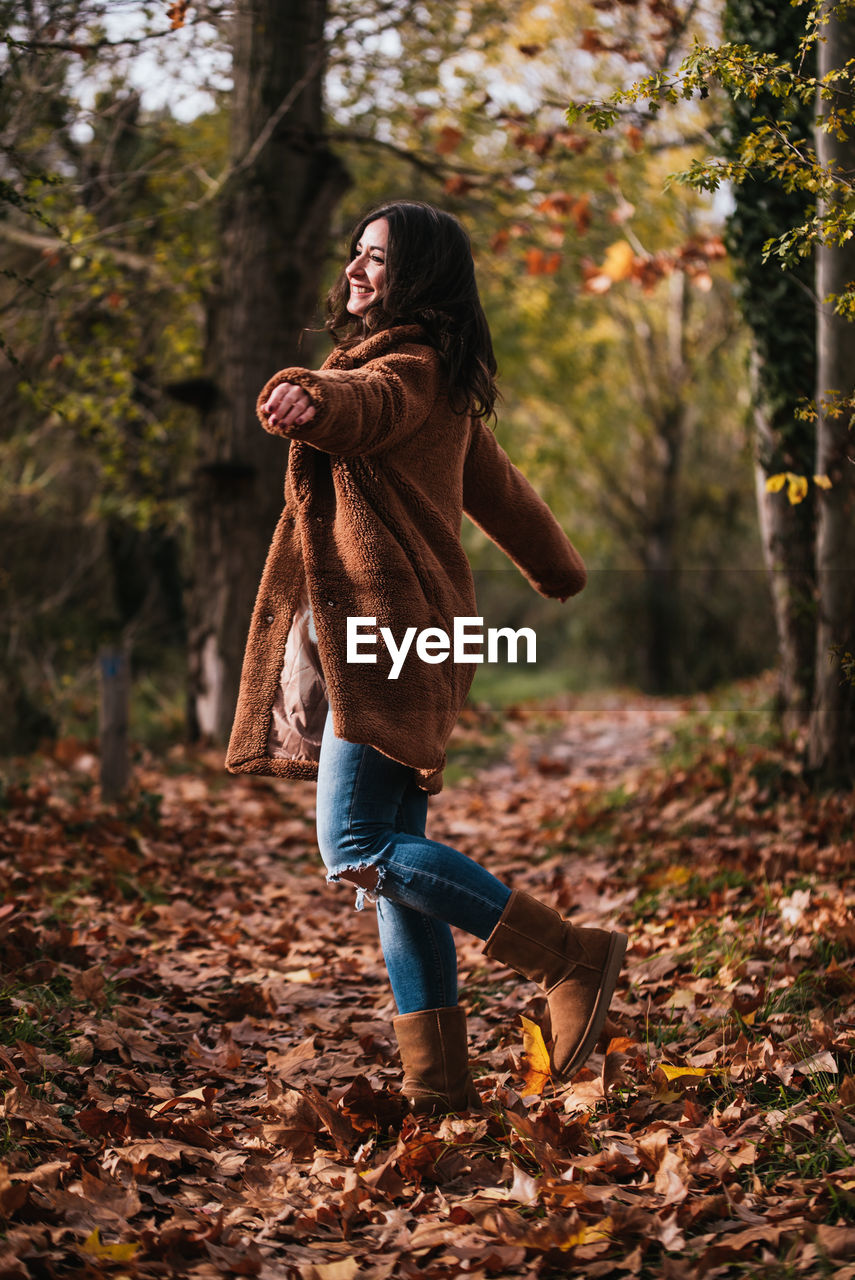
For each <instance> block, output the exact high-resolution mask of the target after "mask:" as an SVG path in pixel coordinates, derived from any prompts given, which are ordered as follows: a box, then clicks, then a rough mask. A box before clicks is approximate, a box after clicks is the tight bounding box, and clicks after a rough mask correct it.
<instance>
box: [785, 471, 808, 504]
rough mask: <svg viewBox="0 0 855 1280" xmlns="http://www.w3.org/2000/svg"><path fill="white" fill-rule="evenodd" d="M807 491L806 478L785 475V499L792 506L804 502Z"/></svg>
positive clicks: (790, 474) (789, 474)
mask: <svg viewBox="0 0 855 1280" xmlns="http://www.w3.org/2000/svg"><path fill="white" fill-rule="evenodd" d="M807 491H808V481H807V476H794V475H792V473H789V472H788V473H787V497H788V498H789V500H790V502H791V503H792V505H793V506H796V505H797V504H798V503H799V502H803V501H804V499H805V498H806V497H807Z"/></svg>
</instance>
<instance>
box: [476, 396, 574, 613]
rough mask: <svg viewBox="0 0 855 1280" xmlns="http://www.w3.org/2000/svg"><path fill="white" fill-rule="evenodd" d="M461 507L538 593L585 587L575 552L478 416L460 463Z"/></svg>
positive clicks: (561, 595) (562, 596) (561, 593)
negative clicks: (461, 463) (462, 466)
mask: <svg viewBox="0 0 855 1280" xmlns="http://www.w3.org/2000/svg"><path fill="white" fill-rule="evenodd" d="M463 509H464V511H465V512H466V514H467V515H468V516H469V518H470V519H471V520H473V521H474V522H475V524H477V525H478V527H479V528H480V529H483V531H484V533H486V535H487V537H488V538H491V539H492V541H493V542H495V543H496V545H497V546H498V547H500V548H501V549H502V551H504V553H505V555H507V556H508V557H509V558H510V559H511V560H513V562H514V564H515V565H516V566H517V568H518V569H519V570H520V572H521V573H522V574H524V575H525V577H526V578H528V580H529V582H530V583H531V584H532V586H533V587H535V588H536V590H537V591H539V592H540V594H541V595H543V596H553V597H556V598H558V599H559V600H566V599H567V597H568V596H575V595H576V594H577V592H579V591H581V590H582V588H583V587H584V585H585V582H586V581H587V574H586V573H585V565H584V563H583V562H582V557H581V556H580V555H579V552H578V551H577V550H576V548H575V547H574V546H573V543H572V542H571V541H570V539H569V538H568V537H567V535H566V534H565V532H564V530H563V529H562V528H561V525H560V524H559V523H558V521H557V520H556V519H555V516H554V515H553V514H552V512H551V511H550V510H549V507H548V506H547V505H546V503H545V502H544V501H543V499H542V498H541V497H539V496H538V494H537V493H535V491H534V489H533V488H532V487H531V485H530V484H529V482H528V480H526V478H525V476H524V475H523V474H522V472H521V471H518V470H517V468H516V467H515V466H514V464H513V463H512V462H511V460H510V458H509V457H508V455H507V454H506V453H505V451H504V449H502V448H501V446H500V445H499V444H498V442H497V441H496V438H495V436H494V435H493V433H492V431H490V429H489V428H488V427H486V426H485V425H484V423H483V422H481V421H480V420H479V421H474V422H473V426H472V439H471V441H470V444H469V452H468V453H467V456H466V463H465V465H464V468H463Z"/></svg>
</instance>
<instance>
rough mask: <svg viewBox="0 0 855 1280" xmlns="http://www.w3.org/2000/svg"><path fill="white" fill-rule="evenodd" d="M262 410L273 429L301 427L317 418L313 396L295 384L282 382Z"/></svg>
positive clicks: (274, 389) (272, 392) (275, 388)
mask: <svg viewBox="0 0 855 1280" xmlns="http://www.w3.org/2000/svg"><path fill="white" fill-rule="evenodd" d="M261 408H262V412H264V413H266V414H267V418H268V421H269V422H270V425H271V426H273V427H300V426H302V425H303V423H304V422H311V420H312V418H314V416H315V406H314V404H313V403H312V398H311V396H310V395H309V393H308V392H307V391H304V390H303V388H302V387H298V386H297V385H296V383H294V382H280V383H279V386H278V387H274V388H273V390H272V391H271V393H270V395H269V396H268V398H267V401H266V403H265V404H263V405H262V406H261Z"/></svg>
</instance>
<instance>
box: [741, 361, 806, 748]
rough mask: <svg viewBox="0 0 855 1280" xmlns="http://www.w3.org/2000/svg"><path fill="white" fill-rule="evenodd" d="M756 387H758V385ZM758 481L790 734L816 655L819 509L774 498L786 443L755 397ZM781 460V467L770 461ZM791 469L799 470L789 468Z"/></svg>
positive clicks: (802, 710)
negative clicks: (773, 477)
mask: <svg viewBox="0 0 855 1280" xmlns="http://www.w3.org/2000/svg"><path fill="white" fill-rule="evenodd" d="M755 385H756V381H755ZM754 438H755V442H756V454H757V458H756V463H755V471H754V475H755V481H756V490H757V514H758V517H759V522H760V536H761V539H762V543H763V558H764V562H765V565H766V571H767V573H768V575H769V585H770V589H771V594H772V607H773V610H774V614H775V630H776V633H777V637H778V702H779V705H780V711H781V719H782V722H783V725H784V728H785V730H786V731H787V732H788V733H794V732H796V731H797V730H798V729H800V728H802V727H803V726H804V725H806V724H807V722H808V719H809V716H810V709H811V698H812V694H813V676H814V659H815V652H816V604H815V600H814V587H815V581H816V575H815V568H814V512H815V508H814V504H813V502H812V501H811V500H810V495H809V496H808V499H806V500H805V501H804V502H801V503H799V504H798V505H796V506H793V505H792V504H791V503H790V502H788V501H787V498H786V495H785V494H784V493H769V492H767V489H766V481H767V479H768V478H769V475H770V474H775V469H776V465H777V467H778V469H780V468H781V466H783V463H782V462H781V441H780V435H779V432H778V431H777V430H776V427H775V424H774V423H773V421H772V415H771V413H770V410H769V406H768V403H767V402H766V401H765V399H764V398H763V395H762V393H761V392H757V391H755V396H754ZM772 458H776V459H777V464H775V463H773V462H771V461H770V459H772ZM789 467H790V469H793V470H795V468H796V464H795V463H794V462H793V461H790V462H789Z"/></svg>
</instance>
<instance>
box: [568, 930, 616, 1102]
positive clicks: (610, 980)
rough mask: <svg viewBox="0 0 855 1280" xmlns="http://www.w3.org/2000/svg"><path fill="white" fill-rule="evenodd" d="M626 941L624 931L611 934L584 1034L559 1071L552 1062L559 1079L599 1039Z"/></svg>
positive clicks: (578, 1064) (577, 1065) (583, 1059)
mask: <svg viewBox="0 0 855 1280" xmlns="http://www.w3.org/2000/svg"><path fill="white" fill-rule="evenodd" d="M628 941H629V939H628V938H627V935H626V934H625V933H613V934H612V936H611V941H610V943H609V954H608V955H607V957H606V963H605V967H604V969H603V980H602V982H601V983H600V989H599V992H598V993H597V1002H596V1004H595V1005H594V1008H593V1010H592V1011H591V1017H590V1020H589V1022H588V1025H587V1027H586V1028H585V1034H584V1035H583V1036H582V1039H581V1041H580V1042H579V1048H578V1049H577V1050H576V1052H575V1054H574V1055H573V1057H572V1058H571V1059H570V1061H569V1062H568V1063H567V1066H566V1067H562V1068H561V1070H560V1071H559V1070H558V1069H557V1068H555V1067H554V1064H553V1068H554V1070H555V1074H556V1076H557V1077H558V1078H559V1079H563V1080H569V1078H570V1076H572V1075H573V1073H574V1072H576V1071H578V1070H579V1068H580V1067H581V1066H583V1065H584V1063H585V1062H586V1061H587V1059H588V1058H589V1057H590V1055H591V1054H592V1053H593V1051H594V1046H595V1045H596V1043H597V1041H598V1040H599V1038H600V1032H601V1031H602V1029H603V1027H604V1025H605V1021H606V1016H607V1014H608V1012H609V1005H610V1004H611V1002H612V996H613V995H614V991H615V987H616V986H617V980H618V978H619V977H620V971H621V969H622V967H623V958H624V956H625V955H626V948H627V943H628Z"/></svg>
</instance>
